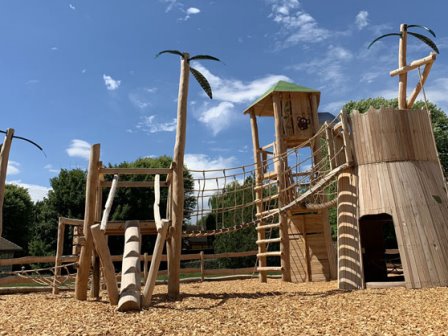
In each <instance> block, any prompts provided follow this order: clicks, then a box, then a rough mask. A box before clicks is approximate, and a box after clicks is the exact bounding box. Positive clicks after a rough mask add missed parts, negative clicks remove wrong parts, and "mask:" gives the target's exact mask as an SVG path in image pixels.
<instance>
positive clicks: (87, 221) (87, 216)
mask: <svg viewBox="0 0 448 336" xmlns="http://www.w3.org/2000/svg"><path fill="white" fill-rule="evenodd" d="M99 161H100V145H99V144H95V145H93V146H92V148H91V149H90V161H89V170H88V174H87V187H86V208H85V211H84V229H83V231H84V237H85V242H84V245H83V246H82V247H81V254H80V256H79V267H78V272H77V274H76V284H75V297H76V298H77V299H78V300H83V301H84V300H86V299H87V284H88V281H89V271H90V266H91V258H92V250H93V240H92V233H91V231H90V227H91V226H92V225H93V224H94V221H95V215H96V209H95V208H96V202H97V198H96V193H97V192H98V182H99V172H98V167H99Z"/></svg>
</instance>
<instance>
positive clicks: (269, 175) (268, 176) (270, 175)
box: [263, 171, 277, 180]
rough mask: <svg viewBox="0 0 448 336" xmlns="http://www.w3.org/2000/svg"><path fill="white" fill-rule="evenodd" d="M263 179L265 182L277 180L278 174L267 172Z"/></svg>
mask: <svg viewBox="0 0 448 336" xmlns="http://www.w3.org/2000/svg"><path fill="white" fill-rule="evenodd" d="M263 179H264V180H276V179H277V172H275V171H272V172H267V173H264V174H263Z"/></svg>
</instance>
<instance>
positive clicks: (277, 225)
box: [257, 223, 280, 231]
mask: <svg viewBox="0 0 448 336" xmlns="http://www.w3.org/2000/svg"><path fill="white" fill-rule="evenodd" d="M278 227H280V223H274V224H266V225H259V226H257V231H261V230H266V229H275V228H278Z"/></svg>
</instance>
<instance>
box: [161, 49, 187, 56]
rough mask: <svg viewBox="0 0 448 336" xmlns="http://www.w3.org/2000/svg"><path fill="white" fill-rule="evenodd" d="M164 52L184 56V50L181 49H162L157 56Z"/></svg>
mask: <svg viewBox="0 0 448 336" xmlns="http://www.w3.org/2000/svg"><path fill="white" fill-rule="evenodd" d="M162 54H174V55H179V56H180V57H184V54H183V53H182V52H180V51H179V50H162V51H161V52H159V53H158V54H157V55H156V58H157V57H159V56H160V55H162Z"/></svg>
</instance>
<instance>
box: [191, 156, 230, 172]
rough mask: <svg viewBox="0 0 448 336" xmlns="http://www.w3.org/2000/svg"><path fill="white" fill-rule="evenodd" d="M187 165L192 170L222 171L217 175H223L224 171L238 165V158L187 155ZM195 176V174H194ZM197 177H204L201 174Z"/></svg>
mask: <svg viewBox="0 0 448 336" xmlns="http://www.w3.org/2000/svg"><path fill="white" fill-rule="evenodd" d="M184 160H185V165H186V166H187V167H188V169H191V170H215V169H216V170H220V171H219V172H217V174H218V175H219V176H220V175H222V169H224V168H231V167H233V166H235V165H236V158H235V157H233V156H230V157H222V156H218V157H217V158H211V157H210V156H208V155H206V154H185V159H184ZM193 175H195V173H194V174H193ZM196 175H197V176H194V177H198V178H199V177H202V174H201V173H196ZM218 175H217V176H218Z"/></svg>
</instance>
